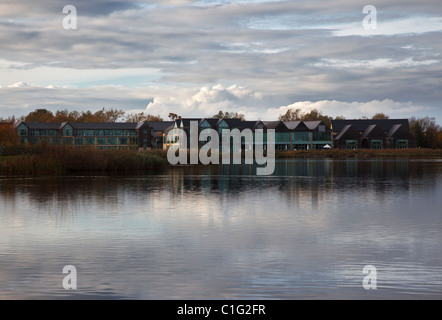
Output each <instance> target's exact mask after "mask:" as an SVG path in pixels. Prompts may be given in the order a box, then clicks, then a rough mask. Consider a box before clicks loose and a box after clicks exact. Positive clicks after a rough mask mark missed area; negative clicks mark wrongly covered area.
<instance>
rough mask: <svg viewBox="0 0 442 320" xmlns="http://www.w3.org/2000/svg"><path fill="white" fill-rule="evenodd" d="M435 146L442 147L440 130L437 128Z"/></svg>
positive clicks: (441, 131)
mask: <svg viewBox="0 0 442 320" xmlns="http://www.w3.org/2000/svg"><path fill="white" fill-rule="evenodd" d="M436 148H438V149H442V130H439V133H438V134H437V139H436Z"/></svg>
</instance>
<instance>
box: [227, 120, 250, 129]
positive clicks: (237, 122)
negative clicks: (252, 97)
mask: <svg viewBox="0 0 442 320" xmlns="http://www.w3.org/2000/svg"><path fill="white" fill-rule="evenodd" d="M221 120H224V121H225V122H226V123H227V124H228V125H229V127H231V128H240V127H242V125H243V122H246V121H242V120H241V119H221ZM220 122H221V121H220ZM252 122H255V121H252Z"/></svg>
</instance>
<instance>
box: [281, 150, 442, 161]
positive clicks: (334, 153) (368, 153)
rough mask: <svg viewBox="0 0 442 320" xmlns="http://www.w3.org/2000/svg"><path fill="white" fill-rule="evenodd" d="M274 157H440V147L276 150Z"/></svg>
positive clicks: (441, 156)
mask: <svg viewBox="0 0 442 320" xmlns="http://www.w3.org/2000/svg"><path fill="white" fill-rule="evenodd" d="M275 157H276V159H287V158H293V159H307V158H311V159H370V158H410V159H413V158H420V159H421V158H431V159H442V149H383V150H370V149H357V150H337V149H334V150H298V151H277V152H276V154H275Z"/></svg>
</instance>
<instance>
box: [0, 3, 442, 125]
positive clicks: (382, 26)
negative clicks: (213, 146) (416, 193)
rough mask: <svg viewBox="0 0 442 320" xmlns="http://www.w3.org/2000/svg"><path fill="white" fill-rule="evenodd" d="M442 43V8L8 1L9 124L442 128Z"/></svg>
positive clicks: (4, 35) (4, 51) (0, 108)
mask: <svg viewBox="0 0 442 320" xmlns="http://www.w3.org/2000/svg"><path fill="white" fill-rule="evenodd" d="M68 5H71V6H73V7H74V8H75V11H76V12H74V11H64V12H63V9H64V8H65V6H68ZM367 5H371V6H372V7H371V8H374V9H376V10H375V11H374V10H371V11H364V7H365V6H367ZM74 13H76V15H75V16H74ZM374 13H376V14H374ZM74 22H76V24H75V23H74ZM441 40H442V6H441V5H440V0H423V1H414V0H413V1H411V0H401V1H397V0H383V1H378V0H376V1H370V2H369V1H360V0H337V1H324V0H300V1H272V0H238V1H228V0H198V1H192V0H168V1H156V0H152V1H144V0H139V1H137V0H131V1H120V0H94V1H89V0H41V1H38V2H35V1H24V0H0V117H3V118H6V117H9V116H12V115H14V116H16V117H20V116H23V115H26V114H28V113H29V112H31V111H33V110H35V109H37V108H46V109H48V110H51V111H53V112H55V111H56V110H61V109H67V110H69V111H73V110H77V111H84V110H91V111H97V110H100V109H101V108H119V109H122V110H124V111H125V112H126V113H128V114H129V113H132V112H146V113H149V114H155V115H157V114H159V115H161V116H162V117H163V118H164V119H165V120H167V119H168V115H169V113H171V112H172V113H176V114H178V115H181V116H183V117H210V116H212V115H214V114H217V113H218V111H219V110H223V111H228V112H240V113H243V114H244V115H245V117H246V119H247V120H256V119H261V120H268V121H271V120H277V119H278V116H279V115H280V114H283V113H285V112H286V111H287V110H288V109H289V108H295V109H298V108H299V109H301V110H302V111H303V112H308V111H310V110H312V109H318V110H319V111H321V112H322V113H323V114H326V115H329V116H332V117H336V116H344V117H345V118H347V119H352V118H360V117H362V116H367V117H372V116H373V115H374V114H376V113H379V112H383V113H385V114H387V115H389V116H390V118H411V117H413V116H414V117H425V116H430V117H435V118H436V120H437V122H438V123H439V124H442V103H441V101H442V63H441V61H442V56H441V53H442V41H441Z"/></svg>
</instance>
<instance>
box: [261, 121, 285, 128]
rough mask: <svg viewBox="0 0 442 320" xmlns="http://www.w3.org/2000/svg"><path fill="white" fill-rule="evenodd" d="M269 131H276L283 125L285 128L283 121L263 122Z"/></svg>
mask: <svg viewBox="0 0 442 320" xmlns="http://www.w3.org/2000/svg"><path fill="white" fill-rule="evenodd" d="M262 123H263V124H264V125H265V126H266V128H267V129H276V128H277V127H278V126H279V125H280V124H281V123H282V124H283V125H284V126H285V124H284V122H282V121H263V122H262Z"/></svg>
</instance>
